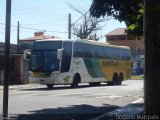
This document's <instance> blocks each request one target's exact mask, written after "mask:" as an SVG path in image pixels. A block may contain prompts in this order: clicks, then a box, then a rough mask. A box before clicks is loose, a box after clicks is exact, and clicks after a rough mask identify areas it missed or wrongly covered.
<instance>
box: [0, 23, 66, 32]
mask: <svg viewBox="0 0 160 120" xmlns="http://www.w3.org/2000/svg"><path fill="white" fill-rule="evenodd" d="M0 24H1V25H5V24H4V23H0ZM11 26H12V27H17V26H16V25H11ZM20 28H23V29H27V30H36V31H41V29H36V28H31V27H30V28H29V27H23V26H20ZM45 31H46V32H56V33H67V32H60V31H52V30H45Z"/></svg>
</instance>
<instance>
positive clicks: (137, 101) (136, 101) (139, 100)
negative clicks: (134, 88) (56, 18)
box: [131, 98, 143, 104]
mask: <svg viewBox="0 0 160 120" xmlns="http://www.w3.org/2000/svg"><path fill="white" fill-rule="evenodd" d="M141 101H143V98H140V99H138V100H135V101H133V102H131V103H133V104H135V103H139V102H141Z"/></svg>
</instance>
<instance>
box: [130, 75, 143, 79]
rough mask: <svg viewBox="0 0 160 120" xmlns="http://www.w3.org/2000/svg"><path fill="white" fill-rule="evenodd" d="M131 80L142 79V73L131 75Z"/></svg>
mask: <svg viewBox="0 0 160 120" xmlns="http://www.w3.org/2000/svg"><path fill="white" fill-rule="evenodd" d="M131 80H144V75H138V76H136V75H133V76H131Z"/></svg>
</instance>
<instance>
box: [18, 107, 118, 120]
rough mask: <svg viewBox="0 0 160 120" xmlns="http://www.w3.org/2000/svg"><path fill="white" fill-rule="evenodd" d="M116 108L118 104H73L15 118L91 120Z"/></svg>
mask: <svg viewBox="0 0 160 120" xmlns="http://www.w3.org/2000/svg"><path fill="white" fill-rule="evenodd" d="M117 108H119V106H114V105H109V104H105V105H104V106H102V107H95V106H92V105H87V104H82V105H73V106H69V107H59V108H48V109H41V110H35V111H29V112H30V114H27V115H25V114H23V115H19V116H18V119H17V120H91V119H94V118H96V117H98V116H100V115H102V114H104V113H106V112H110V111H113V110H115V109H117Z"/></svg>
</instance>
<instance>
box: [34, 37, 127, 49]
mask: <svg viewBox="0 0 160 120" xmlns="http://www.w3.org/2000/svg"><path fill="white" fill-rule="evenodd" d="M49 41H70V42H82V43H86V44H93V45H100V46H108V47H115V48H125V49H130V47H128V46H118V45H111V44H110V43H107V42H99V41H95V40H88V39H76V40H73V39H43V40H36V41H35V42H49Z"/></svg>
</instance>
